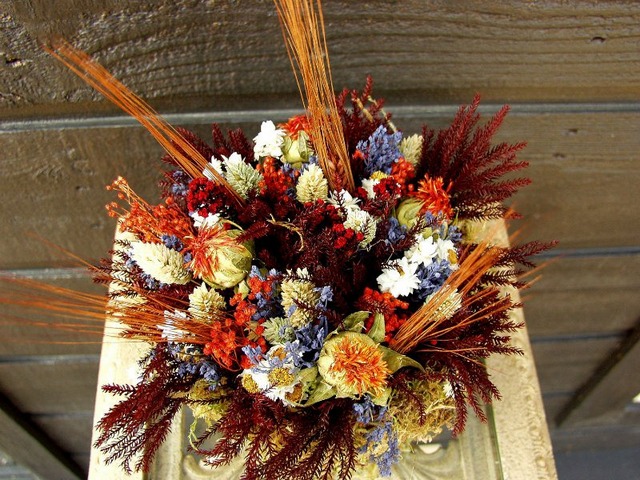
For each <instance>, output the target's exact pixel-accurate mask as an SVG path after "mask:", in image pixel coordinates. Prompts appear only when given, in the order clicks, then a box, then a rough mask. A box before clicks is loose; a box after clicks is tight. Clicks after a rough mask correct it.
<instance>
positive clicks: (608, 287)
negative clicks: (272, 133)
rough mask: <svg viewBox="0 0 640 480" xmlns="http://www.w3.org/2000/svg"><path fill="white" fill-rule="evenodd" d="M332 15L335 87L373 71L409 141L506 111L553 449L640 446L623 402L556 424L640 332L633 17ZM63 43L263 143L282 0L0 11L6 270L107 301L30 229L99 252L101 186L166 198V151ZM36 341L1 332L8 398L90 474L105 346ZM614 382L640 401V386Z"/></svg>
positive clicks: (529, 7)
mask: <svg viewBox="0 0 640 480" xmlns="http://www.w3.org/2000/svg"><path fill="white" fill-rule="evenodd" d="M325 14H326V24H327V35H328V42H329V50H330V55H331V63H332V65H333V73H334V83H335V85H336V87H337V88H342V87H345V86H348V87H351V88H360V87H361V86H362V85H363V82H364V79H365V77H366V75H369V74H370V75H373V78H374V80H375V82H376V93H377V95H378V96H382V97H385V98H386V99H387V105H388V110H389V111H391V112H394V114H395V120H396V123H397V124H398V126H400V127H401V128H402V129H404V130H406V131H408V132H417V131H419V128H420V126H421V125H422V124H423V123H428V124H429V125H431V126H445V125H447V122H449V121H450V120H451V118H452V116H453V114H454V113H455V110H456V106H457V105H458V104H460V103H464V102H468V101H470V100H471V98H472V96H473V94H474V92H480V93H482V95H483V99H484V106H483V112H485V113H491V112H493V111H495V110H496V109H497V108H498V106H499V105H501V104H502V103H510V104H511V105H512V114H511V115H510V117H509V118H508V119H507V121H506V122H505V125H504V127H503V129H502V131H501V134H500V140H506V141H520V140H527V141H528V142H529V146H528V148H527V149H526V150H525V151H524V153H523V154H522V158H524V159H527V160H529V161H530V163H531V168H530V171H529V174H530V176H531V177H532V178H533V180H534V184H533V185H532V186H530V187H528V188H527V189H526V190H525V191H523V192H522V193H521V194H519V195H518V196H517V198H516V199H515V203H516V207H517V209H518V210H519V211H521V212H522V213H524V214H525V215H526V217H527V218H528V221H527V222H526V224H524V225H516V226H514V228H515V227H520V226H524V232H523V234H522V238H523V239H531V238H540V239H557V240H559V241H560V242H561V243H560V247H559V250H558V251H557V252H556V254H561V255H559V256H558V255H556V256H555V257H554V262H553V263H552V264H551V265H550V266H549V267H548V268H547V269H546V270H545V272H544V276H543V278H542V279H541V280H540V281H539V282H538V283H537V284H536V285H535V287H534V288H533V289H532V290H530V291H529V292H528V293H527V295H526V297H528V299H527V303H526V308H525V314H526V316H527V322H528V328H529V332H530V335H531V336H532V342H533V347H534V351H535V354H536V362H537V367H538V373H539V377H540V382H541V386H542V390H543V394H544V400H545V406H546V410H547V416H548V420H549V422H550V426H551V427H552V436H553V439H554V447H555V448H556V450H557V451H564V450H567V449H570V448H579V447H580V448H587V447H589V446H593V442H594V440H590V439H593V438H599V440H598V441H602V438H609V439H615V442H617V443H618V444H620V445H621V446H624V445H629V444H633V442H636V444H637V441H638V439H640V427H638V425H640V423H638V421H637V415H636V416H635V417H634V416H633V415H632V414H630V413H629V412H627V411H626V410H624V409H620V408H618V409H617V410H616V411H614V412H607V415H605V416H604V417H602V415H597V416H596V417H590V415H589V411H585V410H583V411H582V412H581V418H582V419H583V421H582V423H580V422H578V423H577V424H573V425H556V422H555V419H556V418H557V417H558V415H559V414H560V413H561V412H562V411H563V409H565V408H566V406H567V405H569V404H571V402H572V399H574V396H575V395H576V392H578V391H579V390H580V389H581V388H583V387H584V386H585V385H587V384H589V382H590V381H593V378H595V377H594V374H595V373H596V371H598V368H599V366H600V365H601V364H603V362H605V361H606V359H607V358H608V357H609V356H610V355H611V354H612V352H614V351H615V350H616V348H618V346H619V345H620V344H621V343H622V342H624V341H625V339H626V338H627V337H628V335H629V332H630V331H631V330H632V329H633V328H634V327H635V326H636V324H637V323H638V320H639V319H640V296H638V295H637V290H638V287H639V286H640V276H639V275H638V267H639V266H640V242H639V238H640V222H639V221H638V220H639V218H638V207H637V206H638V203H639V201H640V189H639V188H638V185H639V184H640V159H639V158H638V152H639V151H640V148H639V147H640V135H639V133H640V106H639V104H638V100H639V97H640V4H638V3H635V2H623V1H608V2H598V1H595V0H593V1H575V2H563V1H560V0H556V1H551V0H545V1H539V2H528V1H515V2H512V1H509V2H506V1H504V2H502V1H498V2H496V1H481V2H475V1H473V2H472V1H458V2H446V1H436V0H432V1H421V0H405V1H402V2H389V1H382V0H375V1H367V2H361V3H357V4H356V3H354V2H350V1H347V0H342V1H338V0H335V1H333V0H327V1H326V2H325ZM53 35H62V36H64V37H66V38H68V39H69V40H71V41H72V42H73V43H74V44H75V45H77V46H78V47H80V48H83V49H84V50H86V51H88V52H89V53H91V54H92V55H95V57H96V58H97V59H99V60H100V61H101V62H102V63H103V64H104V65H105V66H106V67H107V68H108V69H109V70H111V71H112V72H113V73H114V74H115V75H116V76H117V77H119V78H120V79H121V80H122V81H123V82H124V83H125V84H127V85H128V86H129V87H130V88H132V89H133V90H134V91H136V92H137V93H139V94H140V95H141V96H142V97H143V98H145V99H147V100H148V101H149V102H151V103H152V104H153V105H154V106H155V107H156V108H158V109H159V110H161V111H163V112H166V113H168V114H170V118H171V120H172V121H173V122H174V123H177V124H180V125H183V126H187V127H188V128H192V129H194V130H196V131H197V132H199V133H200V134H202V135H203V136H204V137H205V138H209V133H208V132H209V127H208V125H209V124H210V122H212V121H219V122H221V123H223V124H225V125H226V126H237V125H240V126H243V127H246V128H247V132H255V131H256V128H258V125H259V123H260V122H261V121H262V120H264V119H274V120H283V119H285V118H286V117H287V115H289V114H291V113H292V112H294V111H296V109H299V97H298V95H297V93H296V86H295V82H294V79H293V76H292V74H291V71H290V66H289V63H288V59H287V56H286V53H285V50H284V47H283V43H282V40H281V35H280V31H279V25H278V21H277V18H276V16H275V13H274V8H273V6H272V4H271V2H269V1H233V0H221V1H216V2H208V1H197V0H177V1H176V0H172V1H169V0H158V1H153V2H152V1H147V0H145V1H139V2H120V1H117V0H106V1H100V2H98V1H91V0H60V1H56V2H55V5H54V4H53V2H49V1H48V0H30V1H28V2H24V1H21V0H7V1H5V2H2V5H0V72H1V75H0V145H1V146H0V151H1V152H2V160H1V161H0V203H1V204H2V216H1V217H0V229H1V231H0V234H1V238H2V241H0V269H2V271H3V272H4V273H16V272H17V273H21V274H23V275H26V276H29V277H34V278H39V279H45V280H50V281H52V282H54V283H58V284H60V283H62V284H73V285H75V286H80V287H81V288H87V289H90V288H93V287H91V285H90V282H89V281H88V280H87V279H86V278H83V277H82V275H80V274H78V271H77V270H75V269H72V268H71V269H70V268H69V267H71V266H72V265H71V264H70V263H69V261H68V260H66V259H65V258H64V257H62V256H61V255H60V254H59V253H56V252H55V251H52V250H51V249H49V248H47V247H45V246H43V244H42V242H39V241H38V240H37V238H32V237H30V236H29V235H31V234H36V235H40V236H42V237H44V238H45V239H47V240H49V241H51V242H53V243H56V244H58V245H61V246H63V247H65V248H67V249H69V250H71V251H73V252H75V253H77V254H78V255H80V256H82V257H83V258H86V259H88V260H90V261H95V260H96V259H98V258H99V257H100V256H102V255H103V254H104V252H106V250H107V249H108V247H109V245H110V242H111V237H112V233H113V229H114V224H113V222H112V221H111V220H110V219H108V218H107V217H106V215H105V213H104V207H103V205H104V204H105V203H106V202H107V201H109V200H110V195H109V194H108V192H106V191H105V190H104V185H106V184H107V183H109V182H110V181H111V180H112V179H113V178H114V177H115V176H116V175H117V174H122V175H124V176H126V177H127V178H128V179H129V181H130V183H131V184H132V186H133V187H134V188H135V189H136V190H138V191H139V192H140V193H141V194H142V195H143V196H146V198H149V199H153V198H155V197H154V192H155V186H154V182H155V179H157V177H158V168H159V165H160V163H159V162H158V159H159V158H160V157H161V155H162V152H161V150H160V148H159V147H158V146H157V145H156V144H155V143H154V141H153V140H152V139H151V138H150V137H149V135H148V134H147V133H146V132H144V131H143V130H142V129H140V128H139V127H136V126H135V125H134V124H133V123H132V122H131V121H130V120H129V119H127V118H125V117H123V116H121V115H120V114H119V113H118V112H117V111H115V110H114V108H113V107H111V106H110V105H108V104H106V103H105V102H104V101H103V100H102V99H101V98H100V97H99V96H98V95H97V94H95V93H94V92H92V91H91V90H90V89H89V88H87V87H86V86H85V85H84V84H83V83H82V82H81V81H80V80H78V79H76V78H75V77H73V75H72V74H70V73H69V72H67V71H65V69H64V68H62V67H61V66H60V65H58V64H56V62H55V61H54V60H52V59H51V58H50V57H49V56H48V55H47V54H46V53H44V52H43V50H42V49H41V48H40V45H41V42H43V41H46V39H47V38H51V36H53ZM3 332H7V330H3ZM38 335H40V336H42V338H39V339H38V340H37V341H33V338H34V337H33V336H34V332H33V331H25V329H24V328H21V327H16V326H12V327H11V328H9V330H8V333H3V338H4V340H3V341H2V342H0V392H1V393H2V395H3V396H4V397H6V399H7V401H8V402H10V404H11V405H12V407H15V411H17V412H19V416H20V420H21V421H26V422H29V423H30V424H31V425H32V426H34V427H37V428H36V429H37V431H38V432H39V434H38V435H36V436H34V437H33V441H34V442H35V443H34V445H35V444H38V445H40V446H43V445H44V448H49V447H51V448H55V447H59V448H60V449H62V450H64V452H66V455H67V457H68V458H67V460H70V461H73V462H76V463H77V464H78V465H79V466H80V467H81V468H86V466H87V463H88V457H87V455H88V451H89V442H90V428H91V414H92V404H93V399H94V395H95V387H96V385H95V383H96V372H97V364H98V360H99V345H96V344H76V345H59V344H53V343H51V342H47V339H48V337H47V335H48V334H46V333H42V332H39V333H38ZM74 338H75V339H76V340H83V341H84V340H88V341H91V340H93V339H92V338H88V339H87V338H84V337H83V336H82V335H78V336H77V337H74ZM49 340H50V339H49ZM628 370H629V369H628V368H627V369H624V368H623V369H620V368H619V369H613V370H612V371H628ZM611 380H612V379H611V377H610V378H609V381H611ZM613 380H614V381H613V385H616V384H622V383H625V384H626V385H627V387H628V385H629V384H630V382H631V385H634V384H635V387H636V390H637V391H638V392H640V380H638V377H637V376H636V377H635V378H630V377H629V375H628V374H627V375H626V376H620V378H618V377H616V378H614V379H613ZM596 390H597V389H596ZM574 404H575V402H574ZM576 408H580V405H579V403H578V404H576ZM585 418H586V420H585ZM603 418H604V419H603ZM630 418H631V420H630ZM4 432H5V430H2V432H1V433H0V449H5V450H7V449H8V448H10V447H11V439H10V438H6V437H5V436H3V434H4ZM615 442H614V443H615ZM52 446H53V447H52ZM7 452H8V453H9V454H10V455H11V452H10V451H8V450H7ZM13 456H14V458H15V455H13ZM36 463H37V462H36ZM34 468H36V469H37V467H34ZM40 471H41V473H42V468H41V469H40ZM69 475H73V473H69ZM45 476H46V475H45ZM0 478H2V476H1V475H0Z"/></svg>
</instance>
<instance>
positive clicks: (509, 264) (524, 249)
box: [482, 241, 557, 288]
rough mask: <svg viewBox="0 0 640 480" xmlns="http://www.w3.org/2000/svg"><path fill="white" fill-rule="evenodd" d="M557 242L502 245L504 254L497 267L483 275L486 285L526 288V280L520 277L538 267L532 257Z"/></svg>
mask: <svg viewBox="0 0 640 480" xmlns="http://www.w3.org/2000/svg"><path fill="white" fill-rule="evenodd" d="M556 244H557V242H546V243H543V242H537V241H533V242H528V243H525V244H522V245H514V246H510V247H502V248H501V250H502V254H501V255H500V258H499V259H498V262H497V263H496V265H495V267H496V268H493V269H491V270H489V271H488V272H487V273H486V274H484V275H483V277H482V283H483V284H485V285H498V286H500V285H511V286H513V287H516V288H525V287H526V286H527V283H526V282H523V281H521V280H520V277H521V276H522V275H524V274H525V273H527V272H529V271H530V269H533V268H536V264H535V263H533V260H532V258H531V257H534V256H535V255H538V254H540V253H542V252H545V251H547V250H549V249H550V248H553V247H554V246H555V245H556Z"/></svg>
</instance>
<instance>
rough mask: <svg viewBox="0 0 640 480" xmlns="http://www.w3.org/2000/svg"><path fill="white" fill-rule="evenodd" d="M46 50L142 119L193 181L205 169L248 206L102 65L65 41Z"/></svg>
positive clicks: (142, 122)
mask: <svg viewBox="0 0 640 480" xmlns="http://www.w3.org/2000/svg"><path fill="white" fill-rule="evenodd" d="M44 48H45V50H46V51H47V52H48V53H50V54H51V55H52V56H53V57H54V58H56V59H57V60H59V61H60V62H61V63H62V64H64V65H65V66H66V67H67V68H69V70H71V71H72V72H73V73H75V74H76V75H78V76H79V77H80V78H81V79H82V80H84V81H85V82H86V83H87V84H88V85H90V86H91V87H93V88H95V89H96V90H97V91H98V92H100V93H101V94H103V95H104V96H105V97H106V98H107V100H109V101H111V102H112V103H113V104H115V105H117V106H118V107H119V108H121V109H122V110H123V111H124V112H126V113H127V114H129V115H131V116H132V117H134V118H135V119H136V120H138V121H139V122H140V123H141V124H142V126H143V127H145V128H146V129H147V130H148V131H149V133H151V135H153V137H154V138H155V139H156V140H157V141H158V143H159V144H160V145H161V146H162V147H163V148H164V149H165V151H166V152H167V153H168V154H169V155H171V156H172V157H173V158H175V160H176V162H177V163H178V164H179V165H180V167H181V168H183V169H184V171H185V172H186V173H187V174H189V175H190V176H191V177H193V178H197V177H202V176H203V174H202V172H203V170H204V169H208V171H209V172H210V173H211V175H212V176H213V177H214V179H215V181H216V182H218V183H220V184H221V185H223V186H224V188H225V189H226V190H227V191H228V193H229V195H230V197H231V198H233V199H234V200H235V201H236V202H238V203H239V204H240V205H243V204H244V200H243V199H242V197H240V196H239V195H238V193H237V192H235V191H234V190H233V188H232V187H231V185H229V183H228V182H227V181H226V179H225V178H224V177H223V176H222V175H221V174H220V173H218V172H216V171H215V170H214V169H212V168H208V167H207V165H208V164H209V160H208V159H206V158H204V156H203V155H202V154H201V153H200V152H199V151H198V150H197V149H196V148H194V146H193V145H191V143H190V142H188V141H187V140H186V139H185V138H184V137H183V135H181V134H180V132H179V131H178V130H177V129H176V128H174V127H173V126H171V125H170V124H169V123H167V121H166V120H165V119H164V118H162V117H161V116H160V115H159V114H158V113H157V112H156V111H155V110H154V109H153V108H151V106H149V105H148V104H147V103H146V102H145V101H144V100H142V99H141V98H140V97H139V96H137V95H136V94H135V93H133V92H132V91H131V90H129V89H128V88H127V87H126V86H125V85H123V84H122V83H121V82H120V81H119V80H117V79H116V78H115V77H114V76H113V75H111V73H109V71H108V70H107V69H105V68H104V67H103V66H102V65H100V64H99V63H98V62H96V61H95V60H93V59H92V58H91V57H90V56H89V55H87V54H86V53H85V52H83V51H81V50H79V49H77V48H75V47H74V46H73V45H71V44H70V43H68V42H67V41H65V40H63V39H56V40H54V41H52V42H51V46H45V47H44Z"/></svg>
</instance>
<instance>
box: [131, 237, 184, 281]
mask: <svg viewBox="0 0 640 480" xmlns="http://www.w3.org/2000/svg"><path fill="white" fill-rule="evenodd" d="M131 259H132V260H133V261H134V262H136V263H137V264H138V266H139V267H140V268H141V269H142V271H143V272H144V273H146V274H147V275H150V276H151V277H153V278H155V279H156V280H158V281H159V282H162V283H167V284H173V283H175V284H179V285H185V284H187V283H189V282H190V281H191V274H190V273H189V272H188V271H187V269H186V268H185V265H184V257H183V256H182V253H180V252H178V251H176V250H172V249H170V248H169V247H167V246H165V245H164V244H162V243H145V242H133V243H131Z"/></svg>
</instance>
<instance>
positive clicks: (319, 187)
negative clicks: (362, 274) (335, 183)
mask: <svg viewBox="0 0 640 480" xmlns="http://www.w3.org/2000/svg"><path fill="white" fill-rule="evenodd" d="M328 195H329V184H328V183H327V179H326V178H324V173H323V172H322V169H321V168H320V167H319V166H317V165H309V167H308V168H307V169H306V170H305V171H304V172H303V173H302V175H300V178H299V179H298V184H297V185H296V198H297V199H298V201H299V202H301V203H307V202H315V201H316V200H326V199H327V196H328Z"/></svg>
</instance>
